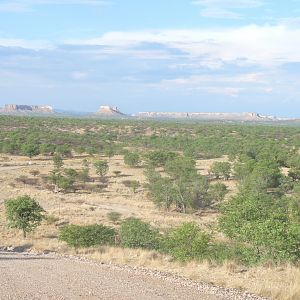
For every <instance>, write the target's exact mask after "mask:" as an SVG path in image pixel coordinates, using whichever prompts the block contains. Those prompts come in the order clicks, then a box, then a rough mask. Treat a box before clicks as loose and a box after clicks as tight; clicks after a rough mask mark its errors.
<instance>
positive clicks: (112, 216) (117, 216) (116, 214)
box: [107, 211, 122, 223]
mask: <svg viewBox="0 0 300 300" xmlns="http://www.w3.org/2000/svg"><path fill="white" fill-rule="evenodd" d="M121 216H122V214H121V213H119V212H117V211H111V212H109V213H108V214H107V217H108V219H109V220H110V221H112V222H114V223H115V222H117V221H119V220H120V218H121Z"/></svg>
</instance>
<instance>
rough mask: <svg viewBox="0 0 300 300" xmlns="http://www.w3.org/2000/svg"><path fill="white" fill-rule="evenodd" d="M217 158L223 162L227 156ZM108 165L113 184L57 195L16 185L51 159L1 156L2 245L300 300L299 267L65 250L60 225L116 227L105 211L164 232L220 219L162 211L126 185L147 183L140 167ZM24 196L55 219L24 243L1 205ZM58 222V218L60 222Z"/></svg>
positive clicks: (76, 164) (203, 166)
mask: <svg viewBox="0 0 300 300" xmlns="http://www.w3.org/2000/svg"><path fill="white" fill-rule="evenodd" d="M95 159H96V158H95ZM225 159H226V158H225ZM217 160H219V161H220V160H224V158H221V159H217ZM214 161H216V160H202V161H198V162H197V167H198V169H199V172H200V173H201V174H203V175H205V174H207V172H208V169H209V168H210V166H211V164H212V163H213V162H214ZM81 162H82V158H80V157H77V158H73V159H69V160H66V161H65V165H66V167H72V168H75V169H80V168H81ZM109 162H110V171H109V185H108V188H107V189H105V190H104V191H103V192H101V193H91V194H88V193H75V194H74V193H73V194H54V193H53V192H51V191H48V190H46V189H41V188H39V187H35V186H31V185H24V184H20V183H17V182H16V181H15V179H16V178H17V177H20V176H22V175H26V176H29V177H32V175H31V174H30V171H32V170H34V169H38V170H39V171H40V173H41V175H47V174H48V173H49V171H50V170H51V168H52V162H51V160H50V161H49V160H44V159H43V158H37V159H33V160H32V164H31V165H29V164H28V158H25V157H13V156H10V157H4V156H2V157H1V156H0V170H1V172H0V182H1V185H0V231H1V235H0V245H3V246H10V245H14V246H24V245H27V246H28V247H31V248H34V249H36V250H39V251H56V252H61V253H66V254H81V255H84V256H87V257H89V258H91V259H95V260H100V261H104V262H112V263H117V264H128V265H132V266H141V267H147V268H150V269H156V270H161V271H165V272H174V273H176V274H179V275H182V276H187V277H189V278H192V279H194V280H198V281H204V282H210V283H214V284H216V285H221V286H226V287H236V288H241V289H246V290H248V291H251V292H254V293H257V294H261V295H265V296H269V297H272V298H273V299H282V300H296V299H300V268H298V267H295V266H289V265H286V266H282V267H274V266H262V267H255V268H250V269H247V270H246V269H245V268H242V267H241V266H238V265H236V264H235V263H232V262H226V263H224V264H223V265H222V266H218V265H213V264H210V263H208V262H203V263H197V262H191V263H188V264H180V263H178V262H174V261H172V259H171V258H170V257H167V256H164V255H161V254H158V253H156V252H154V251H145V250H132V249H121V248H114V247H101V248H98V249H88V250H87V249H83V250H80V251H78V252H76V251H75V250H72V249H69V248H68V247H66V245H65V244H64V243H61V242H59V241H58V239H57V235H58V231H59V226H60V225H62V224H67V223H76V224H93V223H99V222H101V223H104V224H108V225H110V226H114V224H113V222H111V221H109V219H108V217H107V213H108V212H111V211H115V212H119V213H121V214H122V216H121V219H122V218H127V217H132V216H134V217H138V218H141V219H143V220H145V221H147V222H150V223H151V224H152V225H154V226H159V227H162V228H170V227H174V226H176V225H178V224H180V223H182V222H185V221H191V220H192V221H195V222H197V223H198V224H199V225H201V226H203V227H209V226H210V225H213V224H214V223H215V222H216V218H217V215H216V214H215V213H212V212H209V211H207V212H205V213H203V214H201V215H200V216H197V215H184V214H179V213H176V212H163V211H159V210H158V209H157V208H156V207H155V206H154V204H153V203H152V202H151V201H149V200H148V199H147V193H146V191H144V190H143V188H140V189H139V192H138V193H133V192H132V190H131V189H130V188H126V187H125V186H124V185H123V184H122V182H123V181H124V180H138V181H139V182H141V184H143V183H144V182H145V178H144V175H143V169H142V168H128V167H126V166H125V165H124V163H123V159H122V157H121V156H115V157H114V158H112V159H110V160H109ZM4 166H5V167H4ZM115 171H121V175H119V176H116V174H115V173H114V172H115ZM92 176H95V174H92ZM37 177H39V176H37ZM224 183H225V184H226V185H227V186H228V188H229V190H230V192H231V194H232V193H235V191H236V183H235V182H234V181H225V182H224ZM24 194H27V195H30V196H31V197H34V198H35V199H36V200H38V201H39V202H40V204H41V205H42V206H43V207H44V208H45V210H46V211H47V213H48V214H49V215H50V216H51V218H52V221H51V220H50V221H48V222H46V221H45V222H44V223H43V224H42V226H40V227H39V228H38V229H37V230H36V231H35V232H34V233H32V234H30V235H29V237H28V239H26V240H24V239H23V237H22V234H21V233H19V232H17V231H15V230H9V229H7V226H6V222H5V217H4V207H3V201H4V200H5V199H8V198H11V197H16V196H21V195H24ZM55 219H58V221H57V220H55Z"/></svg>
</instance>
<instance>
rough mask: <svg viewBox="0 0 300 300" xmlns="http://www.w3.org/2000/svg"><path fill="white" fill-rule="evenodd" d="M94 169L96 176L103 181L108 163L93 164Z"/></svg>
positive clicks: (103, 161) (104, 161)
mask: <svg viewBox="0 0 300 300" xmlns="http://www.w3.org/2000/svg"><path fill="white" fill-rule="evenodd" d="M94 166H95V169H96V174H97V175H99V176H100V177H101V179H103V177H104V176H105V175H106V174H107V172H108V170H109V166H108V162H107V161H106V160H98V161H96V162H95V164H94Z"/></svg>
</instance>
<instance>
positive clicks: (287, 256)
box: [219, 193, 300, 261]
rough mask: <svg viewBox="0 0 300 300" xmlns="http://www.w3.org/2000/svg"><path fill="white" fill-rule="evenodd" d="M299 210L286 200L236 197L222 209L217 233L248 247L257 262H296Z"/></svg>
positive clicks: (299, 249)
mask: <svg viewBox="0 0 300 300" xmlns="http://www.w3.org/2000/svg"><path fill="white" fill-rule="evenodd" d="M299 216H300V207H299V203H297V202H295V201H294V200H293V199H292V198H290V197H281V198H276V197H273V196H271V195H267V194H262V193H261V194H249V193H239V194H238V195H236V196H235V197H233V198H232V199H231V200H230V201H228V202H227V203H225V204H224V205H223V207H222V215H221V217H220V219H219V224H220V228H221V230H222V231H223V232H224V233H225V234H226V235H227V236H228V237H229V238H232V239H233V240H235V241H238V242H243V243H246V244H250V245H252V246H253V247H254V248H255V249H256V256H257V258H258V259H272V260H276V261H285V260H289V261H296V260H299V259H300V218H299Z"/></svg>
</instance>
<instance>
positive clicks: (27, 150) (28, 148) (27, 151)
mask: <svg viewBox="0 0 300 300" xmlns="http://www.w3.org/2000/svg"><path fill="white" fill-rule="evenodd" d="M22 153H23V154H24V155H26V156H28V157H29V158H32V157H33V156H36V155H39V154H40V149H39V146H38V145H36V144H24V145H23V146H22Z"/></svg>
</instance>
